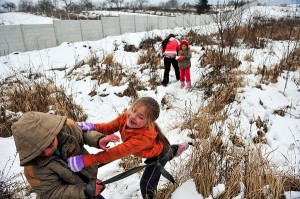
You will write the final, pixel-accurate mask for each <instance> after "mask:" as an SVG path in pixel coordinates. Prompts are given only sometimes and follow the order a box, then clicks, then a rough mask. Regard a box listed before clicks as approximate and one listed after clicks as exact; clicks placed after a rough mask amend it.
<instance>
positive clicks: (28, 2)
mask: <svg viewBox="0 0 300 199" xmlns="http://www.w3.org/2000/svg"><path fill="white" fill-rule="evenodd" d="M18 8H19V11H21V12H29V11H30V12H32V10H33V8H34V5H33V2H32V0H20V1H19V5H18Z"/></svg>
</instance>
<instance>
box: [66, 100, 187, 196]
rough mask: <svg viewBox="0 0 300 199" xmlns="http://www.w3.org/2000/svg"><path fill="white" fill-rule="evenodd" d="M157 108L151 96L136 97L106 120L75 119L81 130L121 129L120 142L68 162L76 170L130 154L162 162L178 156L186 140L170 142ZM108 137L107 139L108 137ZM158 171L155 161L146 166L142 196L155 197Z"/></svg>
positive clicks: (109, 132)
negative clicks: (109, 119) (126, 109)
mask: <svg viewBox="0 0 300 199" xmlns="http://www.w3.org/2000/svg"><path fill="white" fill-rule="evenodd" d="M159 112H160V108H159V104H158V103H157V101H156V100H155V99H153V98H151V97H142V98H139V99H138V100H136V101H135V102H134V103H133V104H132V106H131V107H130V108H129V110H128V111H127V112H125V113H123V114H121V115H119V116H118V117H117V118H116V119H114V120H113V121H111V122H109V123H105V124H93V123H88V122H77V125H78V126H80V127H81V128H82V130H92V129H93V130H96V131H98V132H100V133H102V134H106V135H108V136H110V135H114V134H113V133H115V132H118V131H119V132H120V134H121V139H122V141H123V142H122V143H121V144H119V145H117V146H115V147H113V148H111V149H109V150H105V151H103V152H99V153H97V154H91V155H81V156H74V157H71V158H69V159H68V166H69V167H70V169H71V170H72V171H75V172H78V171H80V170H81V169H82V168H83V167H88V166H92V165H95V164H105V163H108V162H111V161H113V160H117V159H120V158H122V157H125V156H128V155H130V154H133V155H136V156H138V157H141V158H151V159H152V158H154V159H157V160H158V161H159V163H160V164H161V165H162V166H164V165H165V164H166V163H167V162H168V161H169V160H171V159H172V158H173V157H174V156H175V157H177V156H179V155H180V154H181V153H182V152H183V151H185V150H186V149H187V148H188V144H187V143H182V144H178V145H172V147H171V145H170V143H169V141H168V139H167V138H166V137H165V136H164V135H163V133H162V132H161V130H160V128H159V127H158V126H157V124H156V123H155V120H156V119H157V118H158V116H159ZM108 140H109V139H108ZM160 176H161V172H160V170H159V169H156V165H151V166H148V167H146V169H145V171H144V173H143V175H142V178H141V181H140V188H141V193H142V196H143V198H147V199H151V198H153V197H154V194H155V191H156V187H157V185H158V182H159V178H160Z"/></svg>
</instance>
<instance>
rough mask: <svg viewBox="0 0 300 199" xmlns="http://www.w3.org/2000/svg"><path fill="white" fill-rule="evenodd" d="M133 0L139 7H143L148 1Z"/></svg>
mask: <svg viewBox="0 0 300 199" xmlns="http://www.w3.org/2000/svg"><path fill="white" fill-rule="evenodd" d="M135 1H136V3H137V5H138V7H139V8H140V9H142V8H143V5H144V4H146V3H148V0H135Z"/></svg>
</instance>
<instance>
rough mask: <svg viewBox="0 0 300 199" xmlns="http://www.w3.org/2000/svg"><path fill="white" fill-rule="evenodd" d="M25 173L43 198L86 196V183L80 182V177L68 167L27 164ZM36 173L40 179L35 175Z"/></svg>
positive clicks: (33, 187)
mask: <svg viewBox="0 0 300 199" xmlns="http://www.w3.org/2000/svg"><path fill="white" fill-rule="evenodd" d="M24 173H25V176H26V178H27V180H28V182H29V184H30V185H31V187H32V189H33V190H34V191H35V192H36V194H37V195H38V196H39V198H41V199H51V198H57V199H64V198H72V199H84V198H86V196H85V194H84V189H85V186H86V184H85V183H83V182H82V183H78V182H79V180H78V179H79V177H78V176H77V175H73V174H72V171H70V170H69V169H67V168H62V167H59V168H58V167H52V166H51V165H49V166H47V167H44V168H40V169H34V166H26V167H25V168H24ZM36 173H37V174H38V176H40V179H39V178H36V177H35V175H36ZM42 176H43V177H42Z"/></svg>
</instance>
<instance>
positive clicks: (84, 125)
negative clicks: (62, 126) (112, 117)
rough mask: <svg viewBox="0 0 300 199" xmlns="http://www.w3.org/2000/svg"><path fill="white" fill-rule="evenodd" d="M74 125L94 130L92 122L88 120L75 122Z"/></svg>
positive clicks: (84, 129) (82, 128)
mask: <svg viewBox="0 0 300 199" xmlns="http://www.w3.org/2000/svg"><path fill="white" fill-rule="evenodd" d="M76 125H77V126H79V127H81V130H83V131H92V130H95V128H94V124H93V123H90V122H76Z"/></svg>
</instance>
